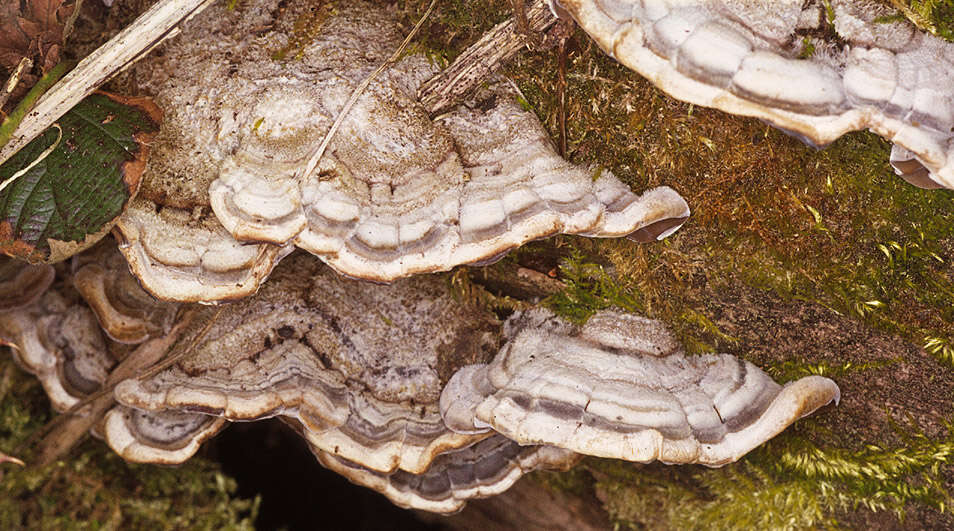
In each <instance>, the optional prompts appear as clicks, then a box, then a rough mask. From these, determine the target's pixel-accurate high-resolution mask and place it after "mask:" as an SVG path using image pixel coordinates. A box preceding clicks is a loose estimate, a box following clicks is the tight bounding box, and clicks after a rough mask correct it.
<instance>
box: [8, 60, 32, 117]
mask: <svg viewBox="0 0 954 531" xmlns="http://www.w3.org/2000/svg"><path fill="white" fill-rule="evenodd" d="M32 67H33V60H32V59H30V58H29V57H24V58H23V59H20V62H19V63H18V64H17V66H16V68H14V69H13V73H12V74H10V77H9V78H7V82H6V83H5V84H4V85H3V90H0V109H3V106H4V105H5V104H6V103H7V100H8V99H9V98H10V94H12V93H13V89H15V88H17V85H18V84H20V77H21V76H22V75H23V72H24V71H26V70H27V69H28V68H32Z"/></svg>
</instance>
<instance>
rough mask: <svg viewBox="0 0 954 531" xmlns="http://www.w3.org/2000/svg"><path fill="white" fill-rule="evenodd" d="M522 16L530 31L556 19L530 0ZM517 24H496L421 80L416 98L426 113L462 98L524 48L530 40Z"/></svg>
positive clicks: (539, 2)
mask: <svg viewBox="0 0 954 531" xmlns="http://www.w3.org/2000/svg"><path fill="white" fill-rule="evenodd" d="M518 1H520V2H523V0H518ZM518 16H519V15H518ZM523 18H524V19H525V20H526V23H527V31H529V32H531V34H533V33H542V32H544V31H546V30H547V29H549V28H550V27H551V26H553V24H555V23H556V21H557V19H556V17H554V16H553V13H551V12H550V8H549V7H547V3H546V2H545V1H544V0H534V2H533V3H532V4H530V6H529V7H528V8H527V9H526V10H525V12H524V13H523ZM519 26H520V23H518V22H517V21H516V20H515V19H514V18H511V19H508V20H506V21H504V22H501V23H500V24H497V25H496V26H494V27H493V29H491V30H489V31H487V32H486V33H484V35H483V36H482V37H481V38H480V39H479V40H478V41H477V42H476V43H474V44H473V45H471V46H470V47H468V48H467V49H466V50H464V52H463V53H461V54H460V55H459V56H458V57H457V59H455V60H454V62H453V63H451V64H450V66H448V67H447V68H445V69H444V70H442V71H440V72H438V73H437V74H436V75H435V76H434V77H432V78H431V79H428V80H427V81H425V82H424V83H422V84H421V87H420V88H419V89H418V90H417V98H418V100H420V102H421V105H423V106H424V109H425V110H427V112H428V114H430V115H431V116H432V117H433V116H437V115H440V114H442V113H443V112H445V111H447V110H448V109H450V108H451V107H453V106H454V105H457V104H458V103H460V102H461V101H463V99H464V98H466V97H467V96H468V94H469V93H470V92H472V91H473V90H475V89H476V88H477V87H480V86H481V85H482V84H483V83H484V82H485V81H486V80H487V79H488V78H489V77H490V76H491V75H493V74H494V73H495V72H496V71H497V70H498V69H500V67H501V66H503V65H504V64H505V63H506V62H507V61H509V60H510V58H512V57H513V56H514V55H516V53H517V52H519V51H520V50H522V49H523V48H525V47H526V46H527V41H528V40H532V39H531V38H530V37H529V36H528V35H526V34H524V33H522V32H521V30H520V27H519Z"/></svg>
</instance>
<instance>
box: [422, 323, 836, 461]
mask: <svg viewBox="0 0 954 531" xmlns="http://www.w3.org/2000/svg"><path fill="white" fill-rule="evenodd" d="M506 328H507V330H506V332H505V335H506V336H507V337H508V338H509V342H508V343H507V344H506V345H505V346H504V347H503V348H502V349H501V350H500V353H499V354H497V356H496V357H495V358H494V361H493V362H491V363H490V364H488V365H472V366H469V367H465V368H463V369H461V370H460V371H459V372H457V373H456V374H455V375H454V376H453V378H451V380H450V381H449V382H448V384H447V386H446V387H445V388H444V392H443V394H442V395H441V400H440V405H441V414H442V415H443V417H444V422H445V423H446V424H447V426H448V427H450V428H451V429H453V430H456V431H459V432H461V433H481V432H487V431H490V430H491V429H492V430H494V431H496V432H498V433H501V434H503V435H505V436H507V437H508V438H510V439H512V440H514V441H516V442H518V443H520V444H549V445H554V446H559V447H562V448H566V449H569V450H573V451H575V452H579V453H583V454H588V455H596V456H600V457H611V458H616V459H626V460H629V461H639V462H649V461H653V460H657V459H658V460H660V461H663V462H665V463H700V464H704V465H708V466H721V465H724V464H726V463H730V462H733V461H736V460H737V459H739V458H740V457H741V456H743V455H744V454H746V453H747V452H748V451H749V450H751V449H753V448H755V447H756V446H758V445H760V444H762V443H763V442H765V441H766V440H768V439H770V438H772V437H774V436H775V435H777V434H778V433H780V432H781V431H782V430H784V429H785V428H786V427H787V426H788V425H789V424H791V423H792V422H794V421H796V420H798V419H799V418H801V417H803V416H805V415H807V414H809V413H811V412H813V411H815V410H816V409H818V408H819V407H821V406H823V405H825V404H827V403H829V402H832V401H835V402H837V401H838V399H839V391H838V386H836V385H835V383H834V382H833V381H831V380H829V379H828V378H823V377H820V376H808V377H805V378H802V379H800V380H798V381H796V382H791V383H789V384H787V385H785V386H784V387H783V386H780V385H778V384H777V383H775V382H774V381H772V379H771V378H769V376H768V375H766V374H765V373H764V372H762V371H761V370H760V369H759V368H758V367H755V366H754V365H752V364H751V363H748V362H746V361H742V360H739V359H737V358H735V357H733V356H729V355H712V354H710V355H703V356H694V357H690V356H686V355H685V354H684V353H683V352H681V351H679V350H675V349H673V348H672V347H673V345H675V340H674V339H673V338H672V337H671V336H670V335H669V334H668V332H667V331H666V330H665V328H664V327H663V326H662V324H661V323H659V322H658V321H652V320H649V319H644V318H641V317H638V316H633V315H629V314H623V313H620V312H616V311H604V312H601V313H598V314H596V315H595V316H593V317H592V318H591V319H590V320H589V321H588V322H587V323H586V324H585V325H583V326H582V327H575V326H573V325H570V324H568V323H566V322H564V321H562V320H560V319H559V318H557V317H555V316H553V315H552V314H550V313H549V312H548V311H546V310H532V311H529V312H526V313H524V314H518V315H516V316H515V317H513V318H511V320H510V321H509V322H508V326H507V327H506Z"/></svg>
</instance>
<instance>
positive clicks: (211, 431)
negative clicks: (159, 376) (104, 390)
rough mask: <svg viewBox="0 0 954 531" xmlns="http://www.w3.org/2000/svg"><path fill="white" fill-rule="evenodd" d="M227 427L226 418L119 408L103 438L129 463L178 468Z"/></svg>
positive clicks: (106, 423)
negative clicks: (178, 465) (177, 466)
mask: <svg viewBox="0 0 954 531" xmlns="http://www.w3.org/2000/svg"><path fill="white" fill-rule="evenodd" d="M227 424H228V422H227V421H226V420H225V419H223V418H220V417H213V416H210V415H203V414H201V413H188V412H185V411H162V412H153V411H142V410H138V409H134V408H130V407H125V406H115V407H113V408H112V409H110V410H109V411H108V412H107V413H106V416H105V420H104V423H103V427H102V436H103V439H105V441H106V443H107V444H108V445H109V447H110V448H112V449H113V451H114V452H116V453H117V454H119V455H120V456H122V458H123V459H125V460H127V461H132V462H134V463H153V464H160V465H177V464H179V463H182V462H184V461H185V460H187V459H189V458H190V457H192V456H193V455H194V454H195V453H196V452H197V451H198V450H199V447H200V446H201V445H202V443H203V442H205V441H206V440H208V439H209V438H211V437H213V436H214V435H215V434H217V433H218V432H220V431H222V429H223V428H225V426H226V425H227Z"/></svg>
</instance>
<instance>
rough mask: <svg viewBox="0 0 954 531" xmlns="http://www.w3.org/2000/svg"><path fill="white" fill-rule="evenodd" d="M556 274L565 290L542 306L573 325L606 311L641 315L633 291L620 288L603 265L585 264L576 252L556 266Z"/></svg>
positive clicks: (636, 296)
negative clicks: (557, 270) (626, 311)
mask: <svg viewBox="0 0 954 531" xmlns="http://www.w3.org/2000/svg"><path fill="white" fill-rule="evenodd" d="M560 275H561V277H562V280H563V282H564V283H566V289H564V290H563V291H561V292H559V293H557V294H555V295H552V296H550V297H548V298H547V299H546V300H544V301H543V304H544V305H545V306H547V307H548V308H550V309H551V310H553V312H554V313H556V314H557V315H560V316H562V317H564V318H566V319H568V320H570V321H572V322H574V323H583V322H585V321H586V320H587V319H589V318H590V317H591V316H592V315H593V314H594V313H596V312H598V311H600V310H605V309H607V308H614V307H615V308H622V309H624V310H628V311H631V312H635V313H641V312H640V310H642V305H641V304H640V303H639V302H638V300H637V299H638V294H637V293H636V292H635V291H634V290H632V289H627V288H624V287H621V286H620V285H619V284H618V283H617V282H616V281H615V280H614V279H613V278H612V276H610V275H609V274H608V273H607V272H606V270H605V269H604V268H603V266H601V265H599V264H594V263H590V262H587V261H585V260H584V258H583V256H582V255H581V254H580V253H579V252H578V251H574V252H573V253H572V255H571V256H570V257H569V258H567V259H565V260H564V261H563V262H562V263H561V264H560Z"/></svg>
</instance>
